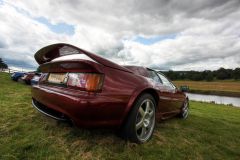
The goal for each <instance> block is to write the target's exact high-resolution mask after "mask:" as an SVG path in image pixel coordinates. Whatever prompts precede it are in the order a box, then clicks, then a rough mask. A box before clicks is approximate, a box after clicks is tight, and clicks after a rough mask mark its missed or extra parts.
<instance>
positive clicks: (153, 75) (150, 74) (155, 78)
mask: <svg viewBox="0 0 240 160" xmlns="http://www.w3.org/2000/svg"><path fill="white" fill-rule="evenodd" d="M148 72H149V78H151V79H152V80H153V81H155V82H158V83H162V82H161V79H160V78H159V77H158V75H157V73H156V72H154V71H148Z"/></svg>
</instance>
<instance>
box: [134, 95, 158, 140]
mask: <svg viewBox="0 0 240 160" xmlns="http://www.w3.org/2000/svg"><path fill="white" fill-rule="evenodd" d="M135 124H136V125H135V130H136V135H137V138H138V139H139V140H140V141H142V142H145V141H147V140H148V139H149V138H150V137H151V135H152V132H153V129H154V126H155V106H154V103H153V102H152V100H150V99H146V100H144V101H143V102H142V103H141V105H140V107H139V109H138V113H137V117H136V123H135Z"/></svg>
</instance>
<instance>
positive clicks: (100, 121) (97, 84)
mask: <svg viewBox="0 0 240 160" xmlns="http://www.w3.org/2000/svg"><path fill="white" fill-rule="evenodd" d="M35 59H36V61H37V62H38V63H39V64H40V70H41V72H43V74H42V76H41V78H40V80H39V84H38V85H35V86H33V87H32V104H33V106H34V107H35V108H36V109H37V110H38V111H40V112H41V113H43V114H45V115H47V116H50V117H52V118H54V119H57V120H63V121H69V120H70V121H72V122H73V123H74V124H75V125H76V126H79V127H114V128H116V129H120V131H121V135H122V136H123V137H124V138H125V139H128V140H130V141H133V142H136V143H143V142H146V141H147V140H149V139H150V138H151V136H152V134H153V131H154V127H155V122H156V121H158V120H162V119H167V118H170V117H173V116H176V115H178V116H179V117H181V118H187V116H188V109H189V103H188V98H187V96H186V95H185V94H184V93H183V92H181V91H179V90H178V89H177V88H176V87H175V86H174V84H172V83H171V81H169V80H168V79H167V78H166V77H165V76H164V75H163V74H162V73H161V72H158V71H155V70H152V69H149V68H144V67H137V66H120V65H118V64H116V63H113V62H111V61H109V60H107V59H104V58H102V57H99V56H97V55H95V54H93V53H90V52H87V51H85V50H83V49H80V48H78V47H75V46H72V45H69V44H63V43H60V44H53V45H49V46H47V47H44V48H42V49H40V50H39V51H38V52H37V53H36V54H35Z"/></svg>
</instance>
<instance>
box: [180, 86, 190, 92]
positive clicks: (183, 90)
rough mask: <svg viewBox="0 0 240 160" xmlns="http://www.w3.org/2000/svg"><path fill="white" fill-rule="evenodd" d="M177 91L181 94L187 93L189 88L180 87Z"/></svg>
mask: <svg viewBox="0 0 240 160" xmlns="http://www.w3.org/2000/svg"><path fill="white" fill-rule="evenodd" d="M179 90H180V91H181V92H188V91H189V87H188V86H180V87H179Z"/></svg>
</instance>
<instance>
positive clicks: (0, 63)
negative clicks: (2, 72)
mask: <svg viewBox="0 0 240 160" xmlns="http://www.w3.org/2000/svg"><path fill="white" fill-rule="evenodd" d="M0 68H1V69H7V68H8V65H7V64H6V63H5V62H4V61H3V60H2V58H0Z"/></svg>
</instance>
